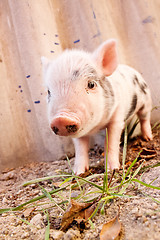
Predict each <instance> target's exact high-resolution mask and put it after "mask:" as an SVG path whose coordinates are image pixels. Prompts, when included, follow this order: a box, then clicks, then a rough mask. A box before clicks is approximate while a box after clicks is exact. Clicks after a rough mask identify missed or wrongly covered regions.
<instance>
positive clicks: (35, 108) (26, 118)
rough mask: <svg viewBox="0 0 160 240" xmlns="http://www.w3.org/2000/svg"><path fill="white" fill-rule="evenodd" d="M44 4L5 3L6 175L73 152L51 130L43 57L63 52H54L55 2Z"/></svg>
mask: <svg viewBox="0 0 160 240" xmlns="http://www.w3.org/2000/svg"><path fill="white" fill-rule="evenodd" d="M44 2H45V4H46V5H45V4H44ZM39 3H40V5H37V2H33V1H26V0H25V1H10V0H9V1H5V2H4V1H3V2H0V4H1V9H3V12H2V14H1V21H0V33H1V39H0V49H1V55H0V70H1V71H0V84H1V86H2V87H1V89H0V118H1V125H0V130H1V135H0V170H2V169H4V168H5V167H7V166H8V167H13V166H17V165H20V164H24V163H27V162H28V161H43V160H45V161H51V160H54V159H56V158H59V157H61V156H62V155H63V154H65V153H66V152H68V151H73V146H72V145H71V140H67V139H62V138H58V137H56V136H55V135H54V134H53V133H52V132H51V131H50V129H49V126H48V120H47V111H46V100H45V86H44V83H43V80H42V69H41V62H40V57H41V55H47V56H49V55H50V57H51V55H53V50H54V53H55V52H58V51H59V52H60V51H61V48H60V46H59V47H58V48H59V50H58V51H57V46H56V49H54V48H55V45H54V40H55V39H54V38H56V37H55V35H56V34H57V31H56V28H55V25H54V20H53V16H52V13H51V8H50V7H49V3H48V1H41V2H40V1H39ZM44 6H45V8H46V11H45V12H44V11H43V10H44ZM43 12H44V15H43V14H40V13H43ZM46 15H47V17H46ZM49 16H50V18H49ZM41 18H42V19H46V20H47V21H44V22H45V25H43V24H39V22H40V20H42V19H41ZM52 22H53V24H52ZM39 39H41V40H39ZM51 39H52V41H53V42H51Z"/></svg>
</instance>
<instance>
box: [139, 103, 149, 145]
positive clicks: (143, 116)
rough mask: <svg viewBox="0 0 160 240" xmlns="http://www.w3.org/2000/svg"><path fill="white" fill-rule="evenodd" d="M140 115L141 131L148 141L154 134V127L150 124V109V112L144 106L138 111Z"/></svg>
mask: <svg viewBox="0 0 160 240" xmlns="http://www.w3.org/2000/svg"><path fill="white" fill-rule="evenodd" d="M138 117H139V120H140V124H141V132H142V137H143V139H144V140H146V141H149V140H152V139H153V136H152V129H151V124H150V111H149V112H148V111H147V109H146V107H145V106H144V107H143V108H142V109H140V111H139V112H138Z"/></svg>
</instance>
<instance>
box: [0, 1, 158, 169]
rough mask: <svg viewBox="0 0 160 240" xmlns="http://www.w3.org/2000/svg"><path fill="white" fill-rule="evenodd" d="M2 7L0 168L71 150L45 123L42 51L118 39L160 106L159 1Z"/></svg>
mask: <svg viewBox="0 0 160 240" xmlns="http://www.w3.org/2000/svg"><path fill="white" fill-rule="evenodd" d="M0 9H3V11H1V15H0V36H1V37H0V84H1V88H0V120H1V125H0V131H1V135H0V169H2V168H4V167H5V166H15V165H19V164H22V163H25V162H27V161H29V160H34V161H35V160H37V161H43V160H45V161H51V160H54V159H55V158H59V157H60V156H62V155H63V154H64V153H66V152H70V151H71V152H73V145H72V144H71V140H68V139H66V138H59V137H57V136H55V135H54V134H52V132H51V131H50V129H49V126H48V120H47V113H46V112H47V110H46V102H45V86H44V83H43V80H42V69H41V62H40V57H41V55H44V56H47V57H49V58H55V57H56V56H57V55H59V53H61V51H62V50H63V49H65V48H73V47H76V48H83V49H84V50H88V51H92V50H94V48H95V47H97V46H98V45H99V44H100V43H101V42H103V41H104V40H106V39H108V38H116V39H117V41H118V52H119V60H120V62H121V63H126V64H129V65H131V66H133V67H135V68H136V69H137V70H139V71H140V72H141V73H142V74H143V76H144V78H145V79H146V81H147V82H148V84H149V86H150V88H151V92H152V98H153V105H154V106H157V105H159V104H160V97H159V90H160V80H159V76H160V70H159V60H160V59H159V58H160V48H159V42H160V29H159V21H160V15H159V10H160V3H159V0H155V1H144V0H135V1H122V0H117V1H115V0H110V1H106V0H101V1H99V0H87V1H86V0H74V1H73V0H34V1H33V0H23V1H21V0H17V1H16V0H14V1H13V0H5V1H0ZM152 119H153V121H157V120H159V119H160V111H159V110H157V111H154V112H153V114H152Z"/></svg>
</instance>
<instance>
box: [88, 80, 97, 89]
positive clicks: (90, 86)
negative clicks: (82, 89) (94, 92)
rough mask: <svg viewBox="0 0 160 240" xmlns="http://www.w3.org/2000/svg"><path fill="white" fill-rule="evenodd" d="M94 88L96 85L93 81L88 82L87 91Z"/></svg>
mask: <svg viewBox="0 0 160 240" xmlns="http://www.w3.org/2000/svg"><path fill="white" fill-rule="evenodd" d="M95 87H96V83H95V82H94V81H89V82H88V88H89V89H93V88H95Z"/></svg>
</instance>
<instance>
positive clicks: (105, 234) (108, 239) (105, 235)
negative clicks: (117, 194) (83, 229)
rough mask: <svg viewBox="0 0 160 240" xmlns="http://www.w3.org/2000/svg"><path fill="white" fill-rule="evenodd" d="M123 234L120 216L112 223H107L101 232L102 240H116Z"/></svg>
mask: <svg viewBox="0 0 160 240" xmlns="http://www.w3.org/2000/svg"><path fill="white" fill-rule="evenodd" d="M120 232H121V223H120V221H119V219H118V215H117V216H116V217H115V218H113V219H112V220H111V221H109V222H107V223H105V224H104V225H103V227H102V230H101V232H100V240H113V239H114V240H116V239H118V236H119V234H120Z"/></svg>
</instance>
